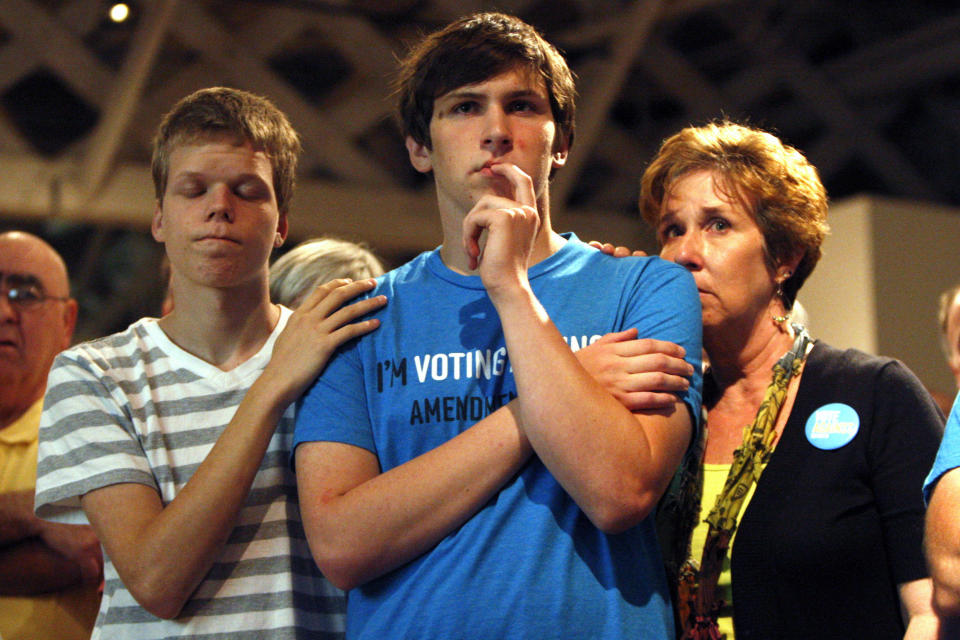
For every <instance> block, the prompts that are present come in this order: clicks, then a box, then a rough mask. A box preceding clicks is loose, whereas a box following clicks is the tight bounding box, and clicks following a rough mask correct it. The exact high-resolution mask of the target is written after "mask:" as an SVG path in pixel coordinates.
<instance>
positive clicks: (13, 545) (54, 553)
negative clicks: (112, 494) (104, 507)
mask: <svg viewBox="0 0 960 640" xmlns="http://www.w3.org/2000/svg"><path fill="white" fill-rule="evenodd" d="M102 571H103V558H102V555H101V552H100V544H99V542H98V541H97V538H96V536H95V535H94V534H93V529H91V528H90V527H89V526H84V525H70V524H59V523H54V522H46V521H44V520H41V519H40V518H37V517H36V516H35V515H34V514H33V491H17V492H11V493H5V494H0V595H36V594H39V593H49V592H51V591H59V590H61V589H66V588H69V587H73V586H77V585H80V584H97V583H98V582H99V581H100V579H101V577H102Z"/></svg>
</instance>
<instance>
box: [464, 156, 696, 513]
mask: <svg viewBox="0 0 960 640" xmlns="http://www.w3.org/2000/svg"><path fill="white" fill-rule="evenodd" d="M495 170H496V171H497V172H498V173H500V175H502V176H503V177H505V178H507V179H508V180H509V181H510V182H511V183H512V184H513V186H514V191H515V192H514V198H513V199H514V200H515V201H516V203H519V204H520V205H521V206H519V207H517V206H511V205H513V204H515V203H510V202H509V201H506V202H504V201H505V200H506V199H504V198H498V197H496V196H484V197H483V198H481V199H480V201H479V202H478V204H477V206H475V207H474V209H473V210H472V211H471V212H470V213H469V214H468V215H467V217H466V219H465V220H464V234H463V235H464V246H465V248H466V250H467V252H468V254H469V255H471V256H472V257H473V258H474V259H475V260H476V261H477V263H478V265H479V269H480V276H481V278H482V279H483V283H484V286H485V287H486V289H487V292H488V294H489V295H490V299H491V300H492V301H493V304H494V306H495V307H496V309H497V312H498V314H499V316H500V320H501V323H502V325H503V328H504V335H505V338H506V343H507V352H508V353H509V354H510V361H511V364H512V366H513V370H514V377H515V379H516V384H517V396H518V401H519V406H520V411H519V415H520V423H521V424H522V426H523V429H524V433H525V434H526V436H527V438H528V439H529V440H530V443H531V445H532V446H533V449H534V451H535V452H536V454H537V456H538V457H539V458H540V459H541V460H542V461H543V463H544V464H545V465H546V466H547V468H548V469H550V471H551V473H552V474H553V475H554V477H555V478H556V479H557V481H558V482H560V484H561V485H562V486H563V487H564V489H566V491H567V492H568V493H569V494H570V495H571V497H572V498H573V499H574V501H576V503H577V504H578V505H579V506H580V508H581V509H583V511H584V512H585V513H586V514H587V516H588V517H589V518H590V520H591V521H592V522H593V523H594V524H595V525H596V526H597V527H598V528H600V529H601V530H603V531H607V532H620V531H623V530H625V529H627V528H629V527H632V526H634V525H636V524H637V523H639V522H640V521H641V520H642V519H643V518H645V517H646V516H647V515H648V514H649V513H650V511H651V510H652V509H653V507H654V506H655V505H656V503H657V500H658V499H659V498H660V496H661V495H662V493H663V491H664V490H665V489H666V486H667V484H668V483H669V481H670V478H671V477H672V474H673V472H674V470H675V469H676V467H677V465H678V464H679V462H680V460H681V458H682V456H683V452H684V451H685V450H686V447H687V445H688V444H689V441H690V436H691V433H692V424H691V418H690V415H689V412H688V411H687V409H686V407H685V405H684V404H683V403H682V402H681V401H680V400H679V399H676V400H675V401H674V404H673V406H672V407H670V408H668V409H664V410H661V411H656V412H654V411H647V412H638V413H636V414H632V413H631V412H630V411H629V410H628V409H627V408H626V407H625V406H624V405H622V404H621V403H620V402H618V401H617V399H616V398H614V397H613V396H612V395H611V394H610V393H608V392H607V391H606V390H605V389H604V388H603V387H602V386H601V385H600V384H599V383H598V382H597V381H596V380H594V379H593V378H592V377H591V376H590V375H589V374H588V373H587V371H586V370H585V369H584V368H583V367H582V366H580V364H579V363H578V362H577V359H576V357H575V356H574V354H573V353H571V351H570V349H569V347H567V345H566V343H565V342H564V341H563V338H562V337H561V335H560V333H559V332H558V331H557V329H556V327H555V326H554V325H553V323H552V322H551V320H550V318H549V317H548V316H547V313H546V311H545V310H544V309H543V307H542V306H541V305H540V303H539V301H538V300H537V299H536V297H535V296H534V294H533V291H532V290H531V288H530V285H529V281H528V280H527V263H528V261H529V255H530V251H531V249H532V246H533V242H534V238H535V237H536V234H537V232H538V224H539V219H538V216H537V211H536V208H535V205H536V200H535V196H534V192H533V185H532V182H531V180H530V178H529V177H528V176H526V175H525V174H523V172H521V171H520V170H519V169H518V168H517V167H515V166H513V165H508V164H500V165H496V167H495ZM482 230H486V231H487V233H488V235H487V242H486V245H485V246H484V248H483V256H482V259H480V252H479V246H478V244H477V239H478V238H479V236H480V232H481V231H482Z"/></svg>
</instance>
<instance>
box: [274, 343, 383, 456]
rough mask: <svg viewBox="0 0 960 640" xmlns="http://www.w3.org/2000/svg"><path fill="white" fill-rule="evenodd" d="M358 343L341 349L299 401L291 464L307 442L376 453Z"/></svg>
mask: <svg viewBox="0 0 960 640" xmlns="http://www.w3.org/2000/svg"><path fill="white" fill-rule="evenodd" d="M358 342H359V341H353V342H352V343H350V344H349V345H347V346H346V347H343V348H341V349H340V350H339V351H338V352H337V353H336V354H335V355H334V357H333V358H331V360H330V362H329V363H328V364H327V367H326V368H325V369H324V371H323V373H322V374H321V375H320V376H319V377H318V378H317V379H316V380H315V381H314V383H313V385H311V386H310V388H309V389H307V391H306V393H304V395H303V396H302V397H301V398H300V400H299V401H298V404H297V419H296V427H295V429H294V434H293V448H292V450H291V463H292V462H293V460H294V459H295V454H296V450H297V447H298V446H299V445H300V444H302V443H304V442H341V443H344V444H351V445H354V446H357V447H361V448H363V449H366V450H368V451H371V452H373V453H374V454H376V445H375V444H374V437H373V432H372V428H371V424H370V414H369V411H368V409H367V399H366V391H365V387H364V376H363V366H362V363H361V362H360V357H359V353H358V350H357V344H358Z"/></svg>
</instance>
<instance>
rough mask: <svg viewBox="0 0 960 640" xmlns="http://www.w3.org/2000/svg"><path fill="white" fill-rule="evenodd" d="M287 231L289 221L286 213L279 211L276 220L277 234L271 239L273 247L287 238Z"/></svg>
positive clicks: (288, 229) (279, 244)
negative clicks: (278, 216)
mask: <svg viewBox="0 0 960 640" xmlns="http://www.w3.org/2000/svg"><path fill="white" fill-rule="evenodd" d="M289 232H290V221H289V220H288V219H287V214H286V213H281V214H280V218H279V219H278V220H277V235H276V236H275V237H274V240H273V247H274V248H275V249H276V248H277V247H279V246H281V245H282V244H283V242H284V241H285V240H286V239H287V233H289Z"/></svg>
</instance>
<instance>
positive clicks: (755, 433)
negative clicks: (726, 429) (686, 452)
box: [678, 324, 812, 640]
mask: <svg viewBox="0 0 960 640" xmlns="http://www.w3.org/2000/svg"><path fill="white" fill-rule="evenodd" d="M793 329H794V332H795V333H796V338H795V339H794V341H793V347H792V348H791V349H790V351H788V352H787V353H786V354H784V356H783V357H782V358H780V359H779V360H778V361H777V363H776V364H775V365H773V379H772V380H771V381H770V386H768V387H767V390H766V393H765V394H764V397H763V402H761V403H760V408H759V409H758V410H757V416H756V418H754V421H753V424H752V425H747V426H746V427H745V428H744V430H743V444H742V445H741V446H740V447H739V448H738V449H737V450H736V451H734V452H733V464H732V465H731V466H730V472H729V474H728V475H727V480H726V482H725V483H724V487H723V491H721V492H720V494H719V495H718V496H717V502H716V504H715V505H714V507H713V509H712V510H711V511H710V515H708V516H707V517H706V521H707V523H708V524H709V525H710V530H709V532H708V533H707V539H706V542H705V543H704V545H703V557H702V558H701V561H700V568H699V570H698V569H697V568H696V566H695V565H694V563H692V562H687V563H686V564H685V565H684V566H683V568H682V569H681V571H680V585H679V591H680V594H679V602H678V608H679V612H678V613H679V614H680V622H681V624H682V626H683V638H684V639H685V640H687V639H689V640H704V639H707V640H719V639H720V632H719V631H718V630H717V613H718V611H719V610H720V607H721V606H722V604H723V603H722V602H721V601H720V599H719V598H717V594H716V589H717V581H718V580H719V578H720V572H721V570H722V568H723V559H724V558H725V557H726V555H727V550H728V549H729V546H730V540H731V538H732V537H733V534H734V532H735V531H736V528H737V519H738V517H739V515H740V510H741V509H742V508H743V503H744V500H746V497H747V495H748V493H749V491H750V487H751V486H752V485H753V483H755V482H757V480H759V479H760V474H761V473H762V472H763V468H764V465H766V463H767V461H769V460H770V455H771V454H772V453H773V441H774V438H776V429H775V426H776V424H777V418H778V416H779V415H780V408H781V407H782V406H783V401H784V400H785V399H786V397H787V387H788V386H789V384H790V379H791V378H793V376H794V375H796V374H797V373H798V372H799V371H800V368H801V367H802V366H803V363H804V361H805V360H806V358H807V352H808V351H809V347H810V344H811V343H812V340H811V339H810V335H809V334H808V333H807V330H806V329H804V328H803V327H802V326H800V325H797V324H794V325H793Z"/></svg>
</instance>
